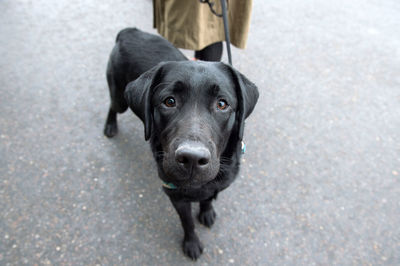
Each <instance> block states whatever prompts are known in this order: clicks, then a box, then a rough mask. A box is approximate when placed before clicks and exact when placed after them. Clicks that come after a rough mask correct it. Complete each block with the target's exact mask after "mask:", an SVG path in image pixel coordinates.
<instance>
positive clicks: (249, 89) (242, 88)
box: [221, 63, 259, 140]
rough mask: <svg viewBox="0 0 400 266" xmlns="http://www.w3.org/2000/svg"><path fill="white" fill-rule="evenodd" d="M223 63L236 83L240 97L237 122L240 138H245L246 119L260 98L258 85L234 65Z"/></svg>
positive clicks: (238, 96) (237, 94)
mask: <svg viewBox="0 0 400 266" xmlns="http://www.w3.org/2000/svg"><path fill="white" fill-rule="evenodd" d="M221 64H223V67H224V68H225V69H227V70H228V71H229V72H230V74H231V78H232V81H233V83H234V84H235V90H236V96H237V99H238V106H237V111H236V115H237V117H236V122H237V125H238V138H239V140H242V139H243V132H244V120H245V119H246V118H247V117H248V116H249V115H250V114H251V113H252V112H253V109H254V107H255V106H256V103H257V100H258V96H259V93H258V89H257V86H256V85H255V84H254V83H253V82H251V81H250V80H248V79H247V78H246V77H245V76H244V75H243V74H242V73H240V72H239V71H238V70H236V69H234V68H233V67H232V66H230V65H227V64H224V63H221Z"/></svg>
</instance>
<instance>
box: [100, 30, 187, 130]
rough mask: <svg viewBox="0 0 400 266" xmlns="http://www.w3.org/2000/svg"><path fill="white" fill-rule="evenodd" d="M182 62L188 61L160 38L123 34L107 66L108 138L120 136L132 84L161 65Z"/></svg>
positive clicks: (146, 34)
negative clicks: (120, 121) (120, 122)
mask: <svg viewBox="0 0 400 266" xmlns="http://www.w3.org/2000/svg"><path fill="white" fill-rule="evenodd" d="M182 60H187V58H186V57H185V56H184V55H183V54H182V53H181V52H180V51H179V50H178V49H177V48H175V47H174V46H173V45H172V44H171V43H170V42H168V41H167V40H165V39H164V38H162V37H160V36H158V35H154V34H150V33H146V32H143V31H141V30H138V29H136V28H127V29H123V30H121V31H120V32H119V33H118V35H117V38H116V43H115V46H114V48H113V50H112V52H111V55H110V59H109V61H108V65H107V82H108V87H109V89H110V96H111V106H110V111H109V113H108V116H107V122H106V125H105V128H104V134H105V135H106V136H107V137H113V136H114V135H115V134H117V130H118V129H117V113H123V112H125V111H126V109H127V108H128V104H127V103H126V100H125V97H124V92H125V87H126V85H127V84H128V83H129V82H131V81H133V80H135V79H137V78H138V77H139V76H140V75H141V74H142V73H144V72H146V71H147V70H149V69H151V68H152V67H154V66H156V65H157V64H158V63H160V62H164V61H182Z"/></svg>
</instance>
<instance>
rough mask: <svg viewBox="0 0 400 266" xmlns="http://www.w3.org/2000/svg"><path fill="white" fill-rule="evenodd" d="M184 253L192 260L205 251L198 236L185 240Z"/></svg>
mask: <svg viewBox="0 0 400 266" xmlns="http://www.w3.org/2000/svg"><path fill="white" fill-rule="evenodd" d="M182 248H183V253H185V255H186V256H188V257H189V258H191V259H192V260H197V258H198V257H199V256H200V255H201V253H203V244H201V242H200V240H199V239H198V238H197V237H196V238H193V239H189V240H183V245H182Z"/></svg>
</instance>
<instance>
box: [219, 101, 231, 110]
mask: <svg viewBox="0 0 400 266" xmlns="http://www.w3.org/2000/svg"><path fill="white" fill-rule="evenodd" d="M228 106H229V104H228V103H227V102H226V101H225V100H224V99H219V100H218V103H217V108H218V109H219V110H225V109H226V108H228Z"/></svg>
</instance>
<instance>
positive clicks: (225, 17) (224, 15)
mask: <svg viewBox="0 0 400 266" xmlns="http://www.w3.org/2000/svg"><path fill="white" fill-rule="evenodd" d="M200 3H203V4H208V6H209V7H210V10H211V12H212V13H213V14H214V15H216V16H217V17H222V20H223V22H224V32H225V41H226V50H227V51H228V61H229V64H230V65H231V66H232V53H231V39H230V36H229V24H228V15H227V11H226V10H227V8H226V0H221V8H222V14H218V13H217V12H216V11H215V9H214V3H213V2H210V1H209V0H200Z"/></svg>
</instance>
